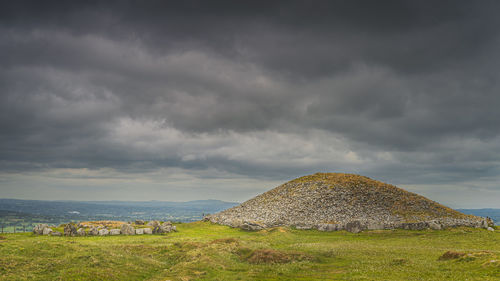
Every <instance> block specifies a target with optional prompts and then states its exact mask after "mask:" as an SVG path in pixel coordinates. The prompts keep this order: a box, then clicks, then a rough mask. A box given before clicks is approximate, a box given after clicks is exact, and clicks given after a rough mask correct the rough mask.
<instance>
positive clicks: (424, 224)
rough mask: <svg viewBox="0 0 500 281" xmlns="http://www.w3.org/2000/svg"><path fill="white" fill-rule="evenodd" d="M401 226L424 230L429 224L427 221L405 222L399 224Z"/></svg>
mask: <svg viewBox="0 0 500 281" xmlns="http://www.w3.org/2000/svg"><path fill="white" fill-rule="evenodd" d="M401 227H402V228H403V229H408V230H424V229H427V228H429V224H428V223H427V222H405V223H402V224H401Z"/></svg>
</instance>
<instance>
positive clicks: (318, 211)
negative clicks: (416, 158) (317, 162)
mask: <svg viewBox="0 0 500 281" xmlns="http://www.w3.org/2000/svg"><path fill="white" fill-rule="evenodd" d="M205 219H206V220H210V221H211V222H213V223H218V224H223V225H229V226H232V227H241V228H243V229H249V230H258V229H262V228H267V227H276V226H294V227H296V228H299V229H312V228H316V229H319V230H324V231H332V230H342V229H346V230H349V231H352V232H359V231H361V230H363V229H393V228H404V229H425V228H433V229H441V228H445V227H454V226H470V227H487V226H488V221H486V220H485V219H484V218H481V217H476V216H471V215H465V214H462V213H460V212H458V211H455V210H453V209H450V208H448V207H446V206H443V205H441V204H438V203H436V202H434V201H431V200H429V199H427V198H425V197H423V196H420V195H418V194H415V193H411V192H408V191H405V190H403V189H401V188H398V187H396V186H393V185H390V184H386V183H383V182H380V181H376V180H373V179H370V178H368V177H364V176H359V175H354V174H342V173H316V174H313V175H309V176H304V177H300V178H297V179H294V180H292V181H289V182H287V183H285V184H283V185H280V186H278V187H276V188H274V189H272V190H270V191H267V192H265V193H263V194H261V195H258V196H256V197H254V198H252V199H250V200H248V201H246V202H244V203H242V204H240V205H238V206H236V207H233V208H230V209H227V210H225V211H222V212H219V213H217V214H213V215H209V216H207V217H206V218H205Z"/></svg>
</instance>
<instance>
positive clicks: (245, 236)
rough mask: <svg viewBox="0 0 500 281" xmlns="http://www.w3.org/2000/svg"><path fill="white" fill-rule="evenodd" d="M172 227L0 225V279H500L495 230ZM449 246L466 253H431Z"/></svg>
mask: <svg viewBox="0 0 500 281" xmlns="http://www.w3.org/2000/svg"><path fill="white" fill-rule="evenodd" d="M177 228H178V230H179V232H177V233H169V234H165V235H141V236H107V237H51V236H35V235H33V234H28V233H24V234H22V233H20V234H3V236H2V237H1V238H0V280H500V233H499V232H498V230H497V231H496V232H489V231H486V230H483V229H468V228H456V229H449V230H444V231H432V230H427V231H406V230H395V231H391V230H384V231H366V232H362V233H359V234H352V233H347V232H344V231H340V232H319V231H315V230H294V229H288V228H279V229H274V230H265V231H261V232H245V231H242V230H239V229H233V228H229V227H226V226H220V225H213V224H211V223H207V222H196V223H189V224H178V225H177ZM447 251H456V252H462V253H465V255H461V256H460V257H459V258H456V259H448V260H439V257H440V256H442V255H443V254H444V253H445V252H447Z"/></svg>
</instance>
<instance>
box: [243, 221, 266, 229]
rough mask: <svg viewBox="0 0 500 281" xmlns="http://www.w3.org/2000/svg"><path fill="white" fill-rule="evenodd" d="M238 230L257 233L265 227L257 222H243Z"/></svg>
mask: <svg viewBox="0 0 500 281" xmlns="http://www.w3.org/2000/svg"><path fill="white" fill-rule="evenodd" d="M240 228H241V229H243V230H248V231H258V230H262V229H264V228H266V226H265V225H263V224H261V223H258V222H250V221H244V222H243V223H242V224H241V226H240Z"/></svg>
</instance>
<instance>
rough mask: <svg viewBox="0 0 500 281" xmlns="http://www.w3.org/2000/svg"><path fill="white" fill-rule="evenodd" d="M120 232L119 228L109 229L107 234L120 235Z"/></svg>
mask: <svg viewBox="0 0 500 281" xmlns="http://www.w3.org/2000/svg"><path fill="white" fill-rule="evenodd" d="M121 233H122V232H121V230H119V229H118V228H115V229H110V230H109V235H120V234H121Z"/></svg>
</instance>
